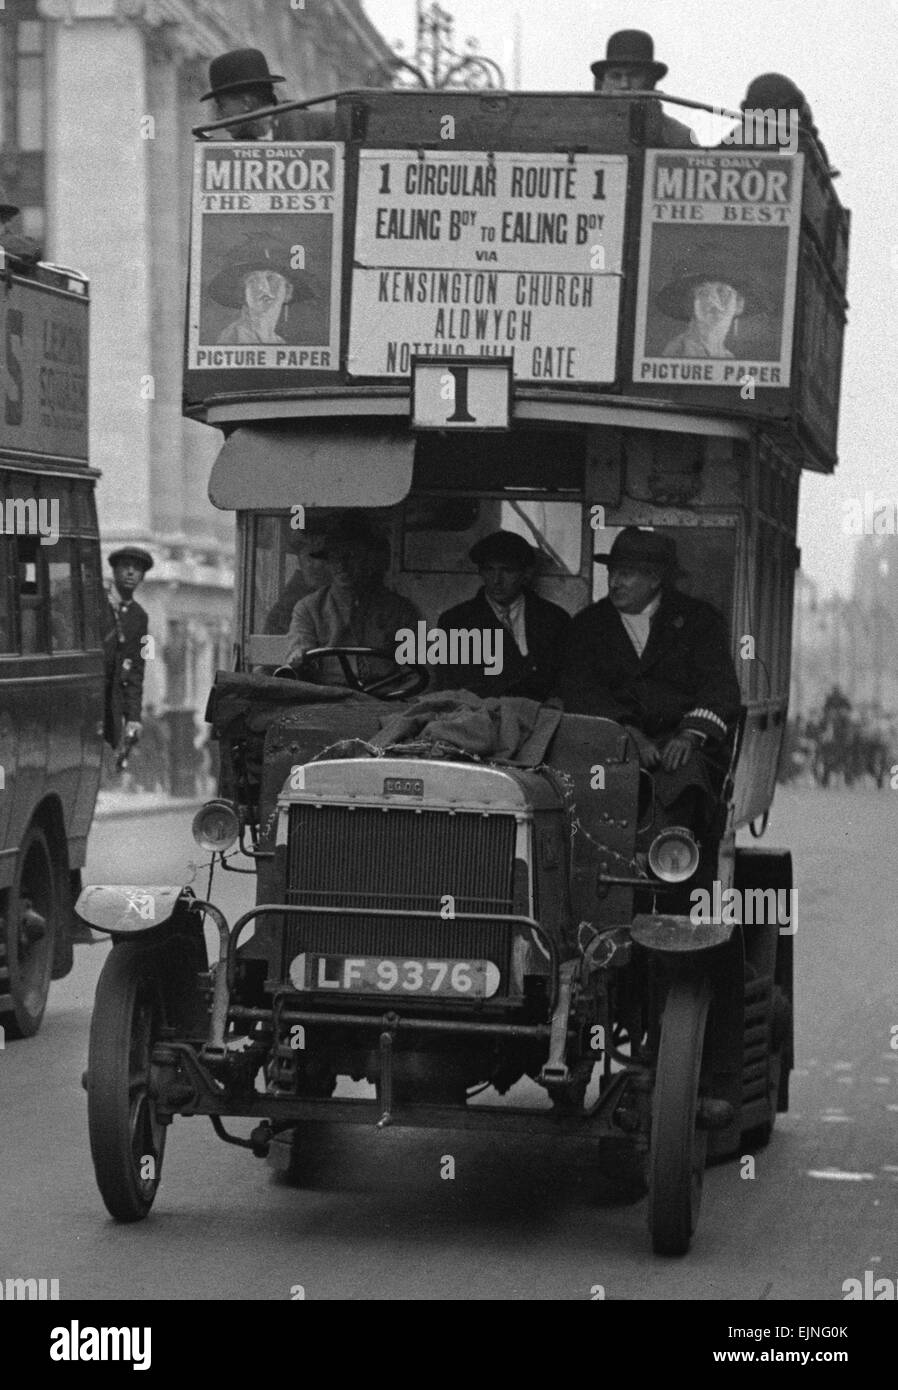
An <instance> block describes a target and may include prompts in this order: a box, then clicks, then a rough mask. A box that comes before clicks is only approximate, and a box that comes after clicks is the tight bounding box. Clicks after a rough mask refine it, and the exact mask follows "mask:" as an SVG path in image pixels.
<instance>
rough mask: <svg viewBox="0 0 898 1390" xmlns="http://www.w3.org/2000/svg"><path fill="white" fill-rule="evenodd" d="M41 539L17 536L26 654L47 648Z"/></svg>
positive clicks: (21, 623)
mask: <svg viewBox="0 0 898 1390" xmlns="http://www.w3.org/2000/svg"><path fill="white" fill-rule="evenodd" d="M42 568H43V562H42V558H41V553H40V542H39V541H38V540H37V538H36V537H34V536H17V537H16V590H17V595H18V608H19V635H20V644H21V645H20V650H21V651H22V652H23V654H24V655H26V656H27V655H30V654H31V653H34V652H45V651H46V650H47V636H46V624H45V621H44V613H45V611H46V603H45V598H46V595H45V594H44V592H43V575H42Z"/></svg>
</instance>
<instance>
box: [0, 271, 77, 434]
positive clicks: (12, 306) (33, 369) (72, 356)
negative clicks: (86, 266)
mask: <svg viewBox="0 0 898 1390" xmlns="http://www.w3.org/2000/svg"><path fill="white" fill-rule="evenodd" d="M71 283H72V284H73V285H77V286H79V287H80V289H79V290H78V292H76V293H66V292H62V293H60V292H59V291H55V290H53V289H51V288H49V287H48V286H46V285H38V284H36V283H35V282H34V281H27V280H22V279H19V278H13V279H12V281H11V283H10V285H9V288H8V290H7V293H6V294H4V295H3V296H2V299H0V343H2V344H3V346H4V362H3V378H2V379H3V403H2V407H0V448H3V449H4V450H6V451H8V452H10V453H13V454H30V455H40V456H44V457H53V458H65V459H79V460H82V461H86V459H87V453H88V445H87V366H88V363H87V351H88V331H87V323H88V302H87V297H86V289H87V286H86V284H85V282H84V281H83V280H82V279H80V278H79V279H73V280H72V282H71Z"/></svg>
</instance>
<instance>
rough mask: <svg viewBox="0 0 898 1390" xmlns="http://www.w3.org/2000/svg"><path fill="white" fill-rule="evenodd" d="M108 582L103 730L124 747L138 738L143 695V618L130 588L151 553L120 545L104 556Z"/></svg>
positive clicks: (150, 560)
mask: <svg viewBox="0 0 898 1390" xmlns="http://www.w3.org/2000/svg"><path fill="white" fill-rule="evenodd" d="M109 564H110V565H111V566H112V575H113V583H112V586H111V588H109V589H108V590H107V591H106V612H105V621H104V625H103V655H104V658H105V667H106V700H105V707H104V723H103V735H104V737H105V739H106V742H107V743H108V744H109V745H110V746H111V747H112V748H119V747H122V748H124V747H125V746H126V745H129V744H134V743H136V742H137V740H138V739H139V738H140V732H141V722H140V712H141V704H142V701H143V673H144V657H143V639H144V638H145V637H146V635H147V629H148V626H149V620H148V618H147V613H146V609H145V608H142V607H141V605H140V604H139V603H138V602H137V600H136V598H135V597H134V591H135V590H136V588H137V586H138V584H140V583H141V581H142V580H143V577H144V575H145V574H146V573H147V571H148V570H151V569H152V568H153V557H152V555H150V553H149V551H146V550H142V549H141V548H140V547H139V546H135V545H126V546H122V547H121V548H120V549H119V550H114V551H113V552H112V554H111V555H110V556H109Z"/></svg>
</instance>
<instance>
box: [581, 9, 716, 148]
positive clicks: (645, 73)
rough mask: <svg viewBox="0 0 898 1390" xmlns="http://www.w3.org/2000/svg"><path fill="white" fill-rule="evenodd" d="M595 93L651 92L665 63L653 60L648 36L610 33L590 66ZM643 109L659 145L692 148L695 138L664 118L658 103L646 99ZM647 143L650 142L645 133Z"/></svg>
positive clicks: (631, 32) (685, 128) (639, 32)
mask: <svg viewBox="0 0 898 1390" xmlns="http://www.w3.org/2000/svg"><path fill="white" fill-rule="evenodd" d="M591 71H592V73H593V76H594V78H595V90H596V91H597V92H610V93H615V92H652V91H654V90H655V84H656V83H657V82H659V81H660V80H661V78H662V77H663V76H664V75H665V73H666V72H667V64H666V63H658V62H656V61H655V43H654V40H653V39H652V36H651V34H647V33H645V31H644V30H642V29H619V30H618V31H617V33H616V34H612V35H611V38H610V39H609V40H608V44H607V47H606V49H605V57H604V58H603V59H600V60H599V62H597V63H593V64H592V65H591ZM644 107H645V110H646V112H647V114H649V115H650V116H651V118H652V122H651V123H652V124H653V125H655V126H656V128H657V129H658V131H659V143H660V144H661V145H669V146H671V147H673V148H677V149H679V148H681V147H682V148H686V147H688V146H691V147H692V148H693V149H694V148H695V144H696V141H695V138H694V136H693V133H692V131H691V129H690V128H689V126H688V125H684V124H683V123H682V121H675V120H674V119H673V117H672V116H666V115H665V114H664V112H663V111H662V110H661V103H660V102H659V101H657V100H656V101H651V100H647V101H646V102H645V103H644ZM646 136H647V137H649V138H648V139H647V143H649V144H652V143H654V139H653V138H652V137H651V132H650V131H648V130H647V131H646Z"/></svg>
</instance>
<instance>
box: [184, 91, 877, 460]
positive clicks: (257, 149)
mask: <svg viewBox="0 0 898 1390" xmlns="http://www.w3.org/2000/svg"><path fill="white" fill-rule="evenodd" d="M679 114H680V115H683V116H688V115H689V106H688V104H687V105H684V106H683V107H682V108H681V110H680V112H679ZM776 114H777V113H773V112H771V113H769V115H770V116H771V117H775V116H776ZM779 114H780V115H782V114H783V113H779ZM294 119H295V120H296V121H297V125H296V128H295V132H291V133H295V136H296V138H295V139H292V140H287V141H279V142H278V143H263V142H244V143H235V142H230V141H227V140H221V139H220V138H215V139H213V140H210V141H205V142H203V143H201V144H199V145H198V147H197V154H196V173H195V183H194V206H193V237H192V257H191V284H190V294H189V308H188V324H187V356H186V371H185V410H186V412H187V413H188V414H190V415H192V416H194V417H196V418H200V419H205V420H207V421H208V422H209V423H212V424H217V425H220V426H223V427H225V428H228V427H230V426H232V425H234V424H237V423H247V422H250V421H261V420H280V421H282V422H285V421H286V420H288V419H293V420H295V421H299V420H305V421H309V419H310V418H311V419H315V420H317V421H319V422H321V423H323V422H325V421H327V420H329V419H331V420H339V419H346V418H347V417H355V418H356V419H357V420H358V419H359V418H360V417H372V416H375V417H394V422H395V424H396V425H397V427H399V428H400V429H401V428H403V426H405V427H406V428H407V427H408V424H409V423H411V425H412V426H413V427H415V426H421V425H422V424H423V425H429V426H431V427H433V426H438V425H440V424H441V423H446V422H447V421H448V417H449V415H450V414H452V413H453V412H454V413H455V415H456V420H455V421H454V422H453V423H456V424H457V423H458V418H457V417H458V414H459V413H460V409H461V407H459V406H458V405H457V404H456V401H457V396H458V394H459V393H463V392H464V391H467V392H468V395H467V397H466V398H465V400H464V402H463V408H464V410H465V411H466V412H467V413H468V414H470V415H471V416H472V419H471V421H470V426H471V428H473V429H476V428H483V427H490V426H491V427H493V428H503V427H507V426H508V425H510V424H517V425H521V424H523V423H524V422H525V421H532V422H534V423H535V424H538V425H542V424H544V423H550V424H553V425H556V426H557V425H564V424H571V425H581V426H582V425H601V424H609V425H629V426H631V427H633V426H635V427H637V428H639V427H642V428H654V429H665V428H674V429H680V430H682V429H684V428H688V429H690V430H695V431H697V432H702V431H703V430H704V429H707V430H708V432H710V433H713V432H715V423H714V422H716V429H720V428H721V426H722V425H724V422H734V421H741V422H742V423H743V424H744V425H746V426H748V427H749V428H751V427H752V426H754V425H762V426H764V427H765V428H766V429H767V430H768V431H769V432H771V433H772V434H773V435H775V436H776V437H777V439H778V441H779V442H780V443H781V445H782V446H783V447H785V448H787V449H788V451H789V452H790V453H791V454H792V456H793V457H794V459H795V461H796V462H797V463H799V464H801V465H802V466H806V467H810V468H815V469H818V470H823V471H827V470H830V469H832V468H833V467H834V466H835V462H836V430H837V412H838V398H839V378H840V370H841V349H842V335H843V329H844V322H845V309H846V299H845V285H846V271H847V244H848V223H849V218H848V214H847V212H846V211H845V210H844V209H843V208H842V207H841V205H840V203H839V200H838V197H837V195H836V192H835V189H834V187H833V183H832V178H831V176H830V171H829V169H828V166H827V163H826V160H825V158H824V156H823V153H822V151H821V149H820V147H819V145H818V144H817V143H816V141H815V139H814V137H813V135H812V134H811V133H810V132H809V131H807V130H806V129H805V128H804V127H801V128H800V129H799V127H798V124H797V119H796V120H795V122H794V123H793V125H792V127H791V128H790V132H789V138H788V139H787V140H785V141H784V140H782V139H779V138H776V137H774V138H773V139H770V138H768V137H769V136H771V135H772V134H773V132H772V130H771V129H770V128H769V126H768V128H765V129H758V128H755V129H754V130H753V131H752V130H748V129H744V128H742V129H738V130H736V131H735V132H730V134H729V136H728V137H727V138H726V139H725V140H724V141H723V142H722V143H721V144H720V145H719V146H718V147H717V148H715V149H708V148H705V147H702V146H701V145H699V144H698V143H692V142H691V141H690V140H689V139H688V132H687V137H686V138H685V139H684V137H683V130H684V127H683V126H682V125H680V126H679V127H678V133H677V134H676V135H675V136H674V137H672V135H671V130H672V123H671V121H670V119H669V118H668V117H666V116H665V115H664V113H663V111H662V107H661V104H660V102H659V101H658V100H657V99H649V98H648V97H642V98H634V97H633V96H632V94H631V95H630V96H629V97H625V96H620V95H618V96H614V97H609V96H607V95H604V94H601V93H505V92H481V93H476V92H396V91H379V90H378V91H358V92H349V93H343V94H339V95H338V96H337V99H336V101H335V103H334V114H333V115H332V116H330V117H322V116H321V114H320V113H314V114H310V113H308V112H297V113H296V115H295V117H294ZM674 124H675V123H674ZM781 133H782V131H781ZM215 134H216V136H220V135H221V132H220V131H219V132H216V133H215ZM309 136H311V137H314V138H311V139H310V138H308V137H309ZM759 136H760V137H762V138H761V139H760V141H759V138H758V137H759ZM323 137H326V138H323ZM749 137H751V140H752V143H749ZM671 139H674V141H675V142H674V143H671V142H670V141H671ZM266 271H273V272H275V273H276V278H274V279H269V278H268V277H267V276H266V275H265V272H266ZM260 276H261V279H263V280H264V281H265V284H264V285H263V286H262V294H261V298H260V297H258V294H257V291H258V289H259V285H260ZM709 284H710V285H716V286H718V287H720V286H723V287H724V290H723V291H721V290H720V289H719V288H718V289H717V291H715V292H714V293H715V294H716V295H717V296H718V298H719V295H720V294H721V293H724V302H723V303H717V302H715V303H713V304H711V305H710V307H709V306H708V305H707V304H700V303H699V295H698V292H699V290H700V289H701V287H702V286H703V285H709ZM269 290H273V291H274V293H273V294H269V293H268V292H267V291H269ZM253 296H256V297H255V298H254V297H253ZM727 301H728V302H727ZM428 357H435V358H440V359H445V358H447V357H455V358H458V359H459V364H458V365H459V368H460V371H459V372H458V373H453V374H452V375H453V381H452V386H451V388H450V391H451V395H452V399H451V402H450V403H449V404H447V405H446V406H445V409H444V411H443V413H444V415H445V417H446V420H443V419H441V417H440V410H441V406H440V401H441V400H443V401H445V402H449V393H448V392H447V391H446V382H445V364H444V366H443V369H442V371H441V372H439V373H437V374H436V375H434V374H433V373H431V375H430V377H429V378H428V377H427V375H426V371H425V367H426V363H422V362H421V361H420V359H422V358H424V359H426V358H428ZM491 363H492V365H493V368H494V370H493V371H492V372H488V373H487V372H485V371H481V370H479V368H480V366H481V365H489V364H491ZM505 363H507V364H508V365H507V366H505V365H504V364H505ZM416 367H417V370H416ZM464 367H469V368H471V369H472V370H469V371H468V372H464V371H462V370H461V369H463V368H464Z"/></svg>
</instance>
